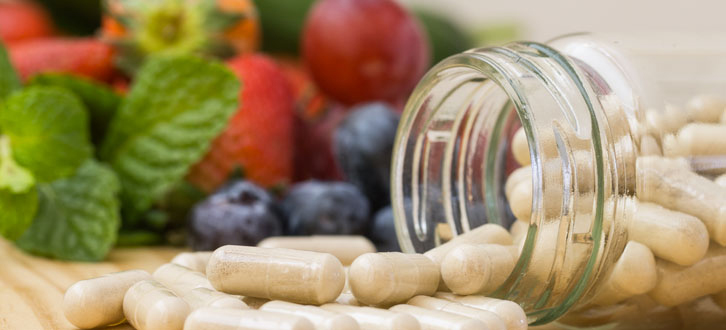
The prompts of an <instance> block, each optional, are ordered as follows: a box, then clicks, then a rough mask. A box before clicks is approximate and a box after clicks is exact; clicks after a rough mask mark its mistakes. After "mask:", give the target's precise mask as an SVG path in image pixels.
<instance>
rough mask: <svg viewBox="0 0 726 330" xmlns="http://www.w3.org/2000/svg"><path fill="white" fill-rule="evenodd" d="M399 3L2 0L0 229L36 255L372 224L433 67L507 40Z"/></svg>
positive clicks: (382, 208)
mask: <svg viewBox="0 0 726 330" xmlns="http://www.w3.org/2000/svg"><path fill="white" fill-rule="evenodd" d="M519 33H520V31H519V27H518V26H517V25H516V24H513V23H511V22H505V23H501V22H498V23H496V24H484V25H481V26H478V27H468V28H463V27H462V26H461V25H460V24H459V23H458V22H457V20H456V19H454V18H452V17H449V16H447V15H442V14H441V13H440V12H439V11H437V10H432V9H430V8H429V9H427V8H426V6H419V5H417V4H416V3H405V4H404V3H400V2H396V1H393V0H364V1H363V0H356V1H353V0H317V1H315V0H296V1H278V0H204V1H191V0H155V1H140V0H102V1H96V0H71V1H58V0H36V1H30V0H3V1H0V39H1V41H2V45H1V46H2V47H0V234H2V236H4V237H5V238H6V239H8V240H10V241H14V243H15V244H16V245H17V246H18V247H20V248H21V249H23V250H25V251H26V252H28V253H31V254H36V255H40V256H45V257H50V258H56V259H62V260H85V261H98V260H103V259H104V258H105V257H106V255H107V253H108V252H109V251H110V249H111V248H112V247H114V246H135V245H176V246H189V247H191V248H192V249H194V250H214V249H215V248H217V247H219V246H221V245H225V244H240V245H256V244H257V243H258V242H259V241H261V240H262V239H264V238H266V237H269V236H280V235H316V234H319V235H365V236H367V237H368V238H369V239H371V240H372V241H373V242H374V243H375V244H376V245H377V248H378V249H379V251H396V250H399V247H398V243H397V239H396V236H395V230H394V223H393V215H392V212H391V208H390V205H389V204H390V197H389V176H390V160H391V149H392V146H393V142H394V139H395V134H396V128H397V125H398V121H399V117H400V113H401V111H402V109H403V107H404V105H405V102H406V100H407V98H408V96H409V93H410V92H411V90H412V89H413V87H414V86H415V85H416V83H417V82H418V81H419V79H420V78H421V77H422V76H423V74H424V73H425V72H426V71H427V70H428V69H429V68H430V67H431V66H432V65H433V64H435V63H437V62H438V61H440V60H442V59H443V58H445V57H447V56H450V55H453V54H456V53H459V52H462V51H464V50H467V49H469V48H472V47H474V46H481V45H486V44H491V43H501V42H503V41H507V40H512V39H515V38H517V37H519Z"/></svg>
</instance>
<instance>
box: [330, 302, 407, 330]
mask: <svg viewBox="0 0 726 330" xmlns="http://www.w3.org/2000/svg"><path fill="white" fill-rule="evenodd" d="M320 308H322V309H325V310H329V311H332V312H336V313H342V314H345V315H348V316H350V317H352V318H354V319H355V320H356V321H357V322H358V325H359V326H360V328H361V330H419V329H421V325H420V324H419V322H418V321H417V320H416V319H415V318H414V317H413V316H411V315H408V314H404V313H396V312H393V311H389V310H386V309H380V308H373V307H361V306H349V305H341V304H325V305H322V306H320Z"/></svg>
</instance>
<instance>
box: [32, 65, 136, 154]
mask: <svg viewBox="0 0 726 330" xmlns="http://www.w3.org/2000/svg"><path fill="white" fill-rule="evenodd" d="M29 84H30V85H31V86H32V85H43V86H57V87H62V88H66V89H68V90H69V91H71V92H73V93H74V94H76V96H78V97H79V98H80V99H81V102H83V104H84V105H85V106H86V109H88V113H89V115H90V119H91V140H93V142H94V143H97V144H98V143H100V142H101V140H102V139H103V136H104V135H105V134H106V130H107V129H108V125H109V123H110V122H111V119H112V118H113V116H114V114H115V113H116V109H118V107H119V104H121V100H122V97H121V96H120V95H118V94H117V93H116V92H114V91H113V90H111V89H110V88H108V87H106V86H105V85H103V84H100V83H97V82H95V81H93V80H90V79H88V78H83V77H78V76H73V75H68V74H41V75H38V76H35V78H33V79H32V80H31V81H30V83H29Z"/></svg>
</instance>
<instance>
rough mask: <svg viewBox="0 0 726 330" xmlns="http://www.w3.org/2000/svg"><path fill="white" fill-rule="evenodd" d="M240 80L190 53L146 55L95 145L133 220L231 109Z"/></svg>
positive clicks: (177, 176)
mask: <svg viewBox="0 0 726 330" xmlns="http://www.w3.org/2000/svg"><path fill="white" fill-rule="evenodd" d="M239 89H240V84H239V82H238V80H237V79H236V77H235V76H234V74H233V73H232V72H230V71H229V70H227V69H226V68H225V67H224V66H223V65H221V64H219V63H215V62H209V61H205V60H203V59H200V58H197V57H193V56H173V57H172V56H165V57H158V58H153V59H151V60H149V61H148V62H147V63H146V65H144V67H142V68H141V70H140V71H139V73H138V75H137V76H136V82H135V84H134V85H133V87H132V89H131V91H130V93H129V94H128V96H127V97H126V99H125V100H124V101H123V103H122V105H121V108H119V111H118V112H117V113H116V117H114V119H113V121H112V122H111V126H110V128H109V132H108V135H107V136H106V139H105V141H104V143H103V145H102V147H101V153H100V155H101V158H102V159H103V160H105V161H107V162H108V163H109V164H111V166H112V167H113V169H114V170H115V171H116V173H117V174H118V176H119V179H120V180H121V187H122V190H121V200H122V202H123V206H124V215H125V217H124V220H125V221H129V223H131V224H133V222H134V221H137V220H138V217H139V216H140V215H141V214H143V212H144V211H146V210H148V209H149V208H150V207H151V205H152V203H153V202H154V201H156V200H157V199H159V198H160V197H161V196H163V195H164V194H165V193H166V191H167V190H168V189H169V188H171V186H172V185H173V184H174V183H176V182H178V181H179V180H181V179H182V178H183V176H184V175H185V174H186V173H187V171H188V169H189V167H190V166H191V165H192V164H193V163H195V162H196V161H198V160H199V159H200V158H201V157H202V156H203V155H204V153H205V152H206V150H207V149H208V147H209V144H210V142H211V141H212V139H213V138H214V137H216V136H217V135H218V134H219V133H220V132H221V131H222V129H223V128H224V127H225V126H226V123H227V121H228V119H229V118H230V116H231V115H232V114H233V113H234V111H235V109H237V103H238V102H237V96H238V94H239Z"/></svg>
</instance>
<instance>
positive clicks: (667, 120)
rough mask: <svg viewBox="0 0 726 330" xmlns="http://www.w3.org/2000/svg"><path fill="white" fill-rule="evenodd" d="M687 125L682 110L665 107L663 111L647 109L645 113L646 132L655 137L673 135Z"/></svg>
mask: <svg viewBox="0 0 726 330" xmlns="http://www.w3.org/2000/svg"><path fill="white" fill-rule="evenodd" d="M687 123H688V117H687V116H686V112H685V111H683V109H681V108H679V107H676V106H673V105H670V104H669V105H666V106H665V110H663V111H661V110H657V109H649V110H646V111H645V124H646V127H647V129H648V132H650V133H652V134H653V135H655V136H660V135H663V134H668V133H673V132H676V131H678V130H679V129H680V128H681V127H683V126H684V125H686V124H687Z"/></svg>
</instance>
